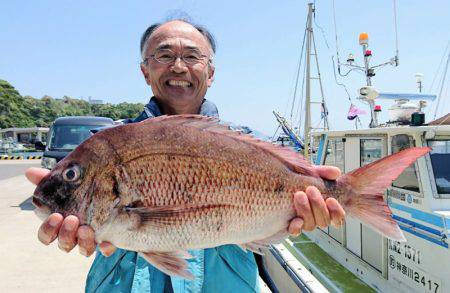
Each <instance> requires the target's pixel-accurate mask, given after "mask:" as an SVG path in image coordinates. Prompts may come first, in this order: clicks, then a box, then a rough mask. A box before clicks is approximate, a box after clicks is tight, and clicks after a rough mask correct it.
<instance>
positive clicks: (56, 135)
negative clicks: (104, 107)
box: [49, 125, 99, 151]
mask: <svg viewBox="0 0 450 293" xmlns="http://www.w3.org/2000/svg"><path fill="white" fill-rule="evenodd" d="M98 127H99V126H98V125H53V128H52V133H51V138H50V145H49V150H52V151H55V150H64V151H71V150H73V149H74V148H76V147H77V146H78V145H79V144H80V143H82V142H83V141H84V140H85V139H87V138H88V137H89V136H91V132H90V130H91V129H94V128H98Z"/></svg>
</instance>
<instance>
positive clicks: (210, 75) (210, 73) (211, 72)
mask: <svg viewBox="0 0 450 293" xmlns="http://www.w3.org/2000/svg"><path fill="white" fill-rule="evenodd" d="M214 70H215V67H214V64H212V63H210V64H209V65H208V87H210V86H211V85H212V83H213V81H214Z"/></svg>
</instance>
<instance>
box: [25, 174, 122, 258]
mask: <svg viewBox="0 0 450 293" xmlns="http://www.w3.org/2000/svg"><path fill="white" fill-rule="evenodd" d="M49 172H50V171H49V170H47V169H42V168H29V169H27V170H26V171H25V176H26V177H27V179H28V180H29V181H30V182H31V183H33V184H34V185H38V184H39V182H40V181H41V180H42V178H44V177H45V176H46V175H47V174H48V173H49ZM38 238H39V240H40V241H41V242H42V243H44V244H45V245H49V244H50V243H52V242H53V241H55V239H56V238H58V247H59V249H61V250H64V251H65V252H69V251H71V250H72V249H73V248H74V247H75V246H76V245H77V244H78V249H79V251H80V253H81V254H82V255H84V256H90V255H91V254H93V253H94V251H95V245H96V243H95V239H94V230H92V228H91V227H89V226H87V225H82V226H80V221H79V220H78V218H77V217H75V216H72V215H70V216H67V217H66V218H64V217H63V216H62V215H61V214H58V213H54V214H51V215H50V216H49V217H48V218H47V219H46V220H45V221H44V222H43V223H42V225H41V227H40V228H39V232H38ZM99 249H100V251H101V253H102V254H103V255H104V256H110V255H111V254H113V253H114V251H115V250H116V247H115V246H113V245H112V244H111V243H109V242H102V243H100V244H99Z"/></svg>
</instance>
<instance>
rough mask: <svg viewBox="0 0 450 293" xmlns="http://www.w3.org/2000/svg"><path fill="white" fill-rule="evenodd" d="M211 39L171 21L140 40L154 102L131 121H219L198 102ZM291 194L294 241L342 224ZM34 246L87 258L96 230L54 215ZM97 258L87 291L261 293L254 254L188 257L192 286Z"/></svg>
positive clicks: (234, 249)
mask: <svg viewBox="0 0 450 293" xmlns="http://www.w3.org/2000/svg"><path fill="white" fill-rule="evenodd" d="M214 51H215V44H214V40H213V38H212V36H211V35H210V34H209V33H208V32H207V31H206V30H205V29H204V28H201V27H195V26H193V25H192V24H190V23H188V22H186V21H181V20H174V21H169V22H166V23H163V24H158V25H153V26H151V27H149V28H148V29H147V31H146V32H145V33H144V35H143V37H142V40H141V53H142V58H143V62H142V63H141V71H142V73H143V75H144V78H145V80H146V82H147V84H148V85H150V87H151V88H152V92H153V94H154V97H153V98H152V99H151V100H150V102H149V104H148V105H146V107H145V109H144V112H142V114H141V115H140V116H139V117H138V118H136V119H135V120H134V121H133V122H136V121H140V120H144V119H147V118H152V117H154V116H159V115H162V114H167V115H173V114H189V113H190V114H202V115H208V116H218V112H217V109H216V107H215V106H214V104H212V103H211V102H209V101H207V100H205V99H204V97H205V95H206V91H207V89H208V87H209V86H211V84H212V82H213V80H214V64H213V56H214ZM317 170H318V172H319V173H320V174H321V176H322V177H324V178H327V179H335V178H337V176H339V169H337V168H334V167H317ZM47 173H48V171H46V170H43V169H37V168H33V169H29V170H27V173H26V175H27V177H28V179H29V180H30V181H31V182H33V183H35V184H37V183H38V182H39V181H40V180H41V179H42V178H43V177H44V176H45V175H46V174H47ZM293 196H294V206H295V209H296V211H297V214H298V217H297V218H294V219H293V220H292V221H291V223H290V225H289V232H290V233H291V234H294V235H297V234H299V233H300V232H301V231H302V230H306V231H310V230H312V229H314V228H315V227H316V226H320V227H326V226H328V225H329V224H330V223H333V224H334V225H336V226H339V225H340V224H341V222H342V221H343V218H344V211H343V209H342V207H341V206H340V205H339V204H338V203H337V201H336V200H334V199H327V200H326V201H324V200H323V198H322V196H321V194H320V192H319V191H318V190H317V189H316V188H314V187H308V188H307V189H306V192H302V191H299V192H297V193H296V194H295V195H293ZM38 237H39V240H40V241H41V242H43V243H44V244H47V245H48V244H49V243H51V242H52V241H54V240H55V239H56V238H58V245H59V248H60V249H62V250H64V251H67V252H68V251H70V250H72V249H73V248H74V247H75V246H76V245H77V244H78V247H79V250H80V253H81V254H83V255H85V256H89V255H91V254H92V253H93V252H94V250H95V247H96V244H95V243H94V232H93V230H92V229H91V228H90V227H88V226H79V220H78V219H77V218H76V217H75V216H68V217H66V218H65V219H63V217H62V215H60V214H52V215H50V216H49V217H48V219H47V220H46V221H44V223H43V224H42V226H41V228H40V229H39V233H38ZM98 248H99V250H100V251H101V253H102V254H103V255H102V254H100V253H98V254H97V256H96V258H95V261H94V263H93V265H92V268H91V270H90V272H89V275H88V280H87V284H86V291H88V292H93V291H99V292H105V291H113V292H116V291H124V292H129V291H132V292H185V291H188V292H199V291H207V292H215V291H219V290H220V291H225V292H227V291H232V290H238V292H253V291H258V290H259V287H258V286H259V284H258V278H257V276H258V269H257V266H256V263H255V259H254V256H253V254H252V253H250V252H247V253H245V252H244V251H243V250H242V249H240V248H239V247H238V246H236V245H224V246H220V247H215V248H209V249H204V250H196V251H191V252H190V253H191V254H192V255H193V256H194V258H193V259H191V260H189V269H190V271H191V272H192V273H193V274H194V275H195V277H196V278H195V280H192V281H190V280H185V279H181V278H177V277H169V276H167V275H165V274H163V273H162V272H160V271H159V270H157V269H156V268H154V267H153V266H151V265H150V264H149V263H147V262H146V261H145V260H144V259H143V258H141V257H140V256H139V255H138V254H137V253H136V252H131V251H125V250H122V249H117V250H116V248H115V247H114V246H112V245H111V244H110V243H100V244H99V245H98Z"/></svg>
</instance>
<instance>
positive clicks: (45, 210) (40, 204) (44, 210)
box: [32, 196, 51, 220]
mask: <svg viewBox="0 0 450 293" xmlns="http://www.w3.org/2000/svg"><path fill="white" fill-rule="evenodd" d="M32 203H33V205H34V206H35V207H36V209H35V210H34V213H35V214H36V216H38V217H39V218H40V219H41V220H45V219H46V218H47V217H48V216H50V214H51V211H50V208H49V207H48V205H46V204H45V202H44V201H43V200H42V199H40V198H38V197H36V196H33V198H32Z"/></svg>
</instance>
